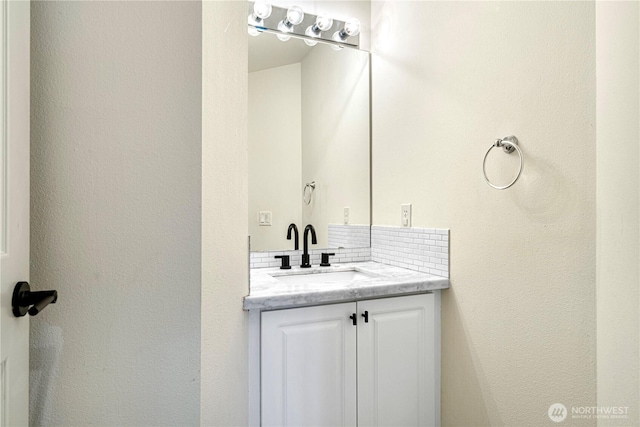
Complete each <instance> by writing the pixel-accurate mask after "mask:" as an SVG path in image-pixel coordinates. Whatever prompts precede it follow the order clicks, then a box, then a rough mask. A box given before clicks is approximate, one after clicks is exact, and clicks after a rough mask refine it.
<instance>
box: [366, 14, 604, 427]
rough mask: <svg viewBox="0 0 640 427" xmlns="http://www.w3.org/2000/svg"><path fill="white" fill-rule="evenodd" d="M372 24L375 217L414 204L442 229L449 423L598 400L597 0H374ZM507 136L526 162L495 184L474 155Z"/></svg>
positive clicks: (502, 420) (386, 220) (523, 420)
mask: <svg viewBox="0 0 640 427" xmlns="http://www.w3.org/2000/svg"><path fill="white" fill-rule="evenodd" d="M372 33H373V38H372V49H373V53H374V56H373V60H372V61H373V223H374V224H380V225H382V224H386V225H400V205H401V203H413V224H414V225H415V226H421V227H450V228H451V255H450V259H451V282H452V288H451V289H450V290H448V291H446V292H444V293H443V307H442V313H443V331H442V337H443V341H442V423H443V425H467V426H477V425H487V424H491V425H545V424H547V423H550V420H549V418H548V417H547V410H548V408H549V405H551V404H552V403H555V402H561V403H564V404H565V405H567V406H571V405H594V404H595V402H596V382H595V374H596V373H595V369H596V365H595V364H596V341H595V328H596V323H595V322H596V317H595V314H596V313H595V304H596V301H595V261H596V252H595V229H596V222H595V221H596V218H595V184H596V181H595V173H594V171H595V95H596V93H595V7H594V4H593V3H581V2H578V3H571V2H535V3H529V2H393V1H389V2H374V3H373V6H372ZM510 133H512V134H515V135H516V136H517V137H518V138H519V139H520V142H521V147H522V149H523V151H524V153H525V170H524V173H523V175H522V177H521V178H520V181H519V182H518V183H517V184H516V185H515V186H514V187H513V188H511V189H509V190H506V191H497V190H494V189H491V188H490V187H489V186H488V185H487V184H486V183H485V182H484V181H483V178H482V172H481V171H482V169H481V165H482V158H483V156H484V154H485V151H486V150H487V149H488V148H489V146H490V145H491V143H492V141H493V140H494V139H495V138H498V137H502V136H505V135H507V134H510ZM492 157H495V158H494V159H493V160H494V161H496V162H497V163H499V162H503V164H502V165H501V167H502V168H504V169H506V170H509V173H510V174H512V173H515V171H514V169H513V168H514V167H515V165H514V164H513V160H514V158H510V160H512V161H511V162H509V161H507V159H504V157H507V156H506V155H504V154H503V153H502V152H496V153H492ZM509 168H511V169H509ZM492 170H493V168H492ZM493 172H494V173H495V170H493ZM497 178H502V179H506V178H507V176H501V177H496V179H497ZM572 424H573V425H577V424H578V423H574V422H572V421H571V420H567V421H565V423H564V425H572ZM581 424H582V425H594V424H595V422H586V423H581Z"/></svg>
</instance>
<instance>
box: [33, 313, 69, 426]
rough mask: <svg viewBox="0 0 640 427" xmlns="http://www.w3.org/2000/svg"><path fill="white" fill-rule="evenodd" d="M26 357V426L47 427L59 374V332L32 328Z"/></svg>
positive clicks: (50, 417) (56, 329) (47, 326)
mask: <svg viewBox="0 0 640 427" xmlns="http://www.w3.org/2000/svg"><path fill="white" fill-rule="evenodd" d="M30 340H31V347H30V353H31V354H30V357H29V425H32V426H42V425H48V424H49V420H51V419H52V416H53V411H54V407H53V398H54V396H53V393H54V391H55V390H56V389H57V387H56V383H57V381H58V376H59V372H60V356H61V354H62V346H63V343H64V339H63V338H62V328H60V327H59V326H49V325H47V324H43V325H42V326H40V327H39V328H31V337H30Z"/></svg>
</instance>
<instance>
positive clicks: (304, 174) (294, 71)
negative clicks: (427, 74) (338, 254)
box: [249, 33, 371, 251]
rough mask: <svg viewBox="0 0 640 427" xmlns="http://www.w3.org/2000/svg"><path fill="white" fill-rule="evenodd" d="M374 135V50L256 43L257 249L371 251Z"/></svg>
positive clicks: (252, 124) (252, 72) (253, 182)
mask: <svg viewBox="0 0 640 427" xmlns="http://www.w3.org/2000/svg"><path fill="white" fill-rule="evenodd" d="M369 133H370V124H369V53H368V52H365V51H361V50H357V49H350V48H343V49H340V50H337V51H336V50H334V48H332V47H331V46H330V45H327V44H323V43H318V44H317V45H315V46H314V47H310V46H307V45H306V44H305V43H304V41H303V40H300V39H295V38H291V39H290V40H289V41H287V42H282V41H280V40H278V39H277V38H276V37H275V36H274V35H273V34H269V33H263V34H261V35H260V36H258V37H249V234H250V236H251V250H252V251H277V250H290V249H294V241H293V240H287V229H288V227H289V224H291V223H293V224H296V225H297V227H298V230H299V231H300V239H301V240H300V247H302V231H303V230H304V228H305V226H306V225H307V224H312V225H313V226H314V227H315V230H316V233H317V239H318V244H317V245H314V246H313V247H312V248H311V249H320V248H338V247H344V248H348V247H364V246H369V225H370V221H371V214H370V205H371V203H370V173H369V168H370V157H369V156H370V137H369ZM312 183H313V184H312ZM307 184H309V185H307ZM345 224H346V225H345ZM292 237H293V236H292Z"/></svg>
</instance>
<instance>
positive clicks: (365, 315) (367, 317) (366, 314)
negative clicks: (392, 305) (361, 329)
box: [362, 310, 369, 323]
mask: <svg viewBox="0 0 640 427" xmlns="http://www.w3.org/2000/svg"><path fill="white" fill-rule="evenodd" d="M362 317H364V323H369V312H368V311H366V310H365V311H364V313H362Z"/></svg>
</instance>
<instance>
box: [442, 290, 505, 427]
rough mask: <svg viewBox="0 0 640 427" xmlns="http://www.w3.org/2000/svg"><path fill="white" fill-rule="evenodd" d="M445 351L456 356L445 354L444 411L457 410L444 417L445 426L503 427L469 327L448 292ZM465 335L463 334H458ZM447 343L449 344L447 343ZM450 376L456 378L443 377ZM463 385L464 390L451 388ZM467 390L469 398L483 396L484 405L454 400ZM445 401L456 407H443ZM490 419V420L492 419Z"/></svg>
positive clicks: (451, 292)
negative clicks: (464, 423) (463, 422)
mask: <svg viewBox="0 0 640 427" xmlns="http://www.w3.org/2000/svg"><path fill="white" fill-rule="evenodd" d="M442 328H443V329H442V341H443V343H442V349H443V350H446V349H449V350H450V351H451V352H453V353H455V354H456V357H452V356H451V354H450V353H443V354H442V373H443V377H442V379H441V384H442V386H441V388H442V402H443V403H442V404H441V407H443V408H451V407H456V408H457V410H456V413H442V414H441V424H442V425H452V426H455V425H460V420H469V419H473V420H475V423H476V425H478V426H480V425H504V423H503V421H502V419H501V418H500V416H499V414H500V412H499V411H498V406H497V405H496V402H495V398H494V397H493V394H492V393H491V390H490V386H489V381H488V380H487V376H486V374H485V372H484V370H483V369H482V366H481V364H480V360H479V358H478V353H477V352H476V351H475V347H474V346H473V343H472V342H471V340H470V338H469V335H468V334H467V326H466V323H465V320H464V319H463V317H462V315H461V313H460V311H459V310H458V305H457V302H456V300H455V291H454V290H453V289H448V290H446V291H444V292H442ZM458 331H464V334H459V333H457V332H458ZM445 341H446V342H445ZM447 373H455V374H454V375H455V377H453V378H452V377H444V375H447ZM457 383H463V385H462V386H459V385H458V386H453V387H452V386H451V385H452V384H457ZM460 387H464V388H466V389H467V390H468V392H467V396H469V395H474V396H482V402H483V403H484V404H483V405H477V404H476V405H468V404H467V403H466V402H460V401H458V398H457V397H456V396H454V394H453V393H454V392H455V390H459V389H460ZM445 400H451V401H454V402H455V403H454V404H453V405H452V404H444V402H445ZM489 414H492V415H491V419H490V418H489Z"/></svg>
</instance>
